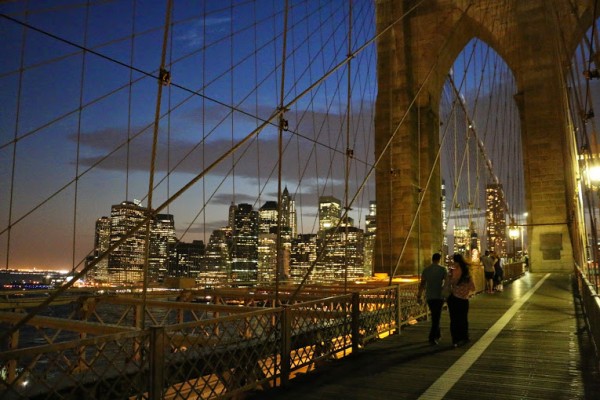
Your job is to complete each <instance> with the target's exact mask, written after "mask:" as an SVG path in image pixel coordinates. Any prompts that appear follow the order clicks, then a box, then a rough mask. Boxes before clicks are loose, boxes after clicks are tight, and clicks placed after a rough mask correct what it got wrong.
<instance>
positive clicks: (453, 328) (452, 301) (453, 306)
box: [448, 295, 460, 344]
mask: <svg viewBox="0 0 600 400" xmlns="http://www.w3.org/2000/svg"><path fill="white" fill-rule="evenodd" d="M457 301H458V299H457V298H456V297H454V296H453V295H450V296H448V313H449V314H450V336H452V344H456V343H458V341H459V340H460V339H459V336H458V335H459V332H458V327H459V322H458V320H459V318H460V317H459V313H458V312H457V311H458V304H457Z"/></svg>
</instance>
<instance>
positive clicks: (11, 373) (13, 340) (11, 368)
mask: <svg viewBox="0 0 600 400" xmlns="http://www.w3.org/2000/svg"><path fill="white" fill-rule="evenodd" d="M19 332H20V330H19V329H17V330H16V331H14V332H13V333H11V334H10V335H9V336H8V349H9V350H14V349H17V348H18V347H19ZM6 367H7V369H8V371H7V377H6V381H7V382H8V383H13V382H14V381H15V379H17V360H8V362H7V363H6Z"/></svg>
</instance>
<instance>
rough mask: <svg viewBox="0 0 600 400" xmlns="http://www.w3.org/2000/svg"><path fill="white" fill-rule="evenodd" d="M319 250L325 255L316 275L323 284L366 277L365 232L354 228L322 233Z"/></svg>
mask: <svg viewBox="0 0 600 400" xmlns="http://www.w3.org/2000/svg"><path fill="white" fill-rule="evenodd" d="M317 246H318V249H323V251H324V253H323V256H322V257H321V259H320V260H319V262H318V263H317V267H316V268H315V271H314V274H315V279H317V280H318V281H321V282H329V281H334V280H338V281H339V280H342V279H344V278H346V277H347V278H348V279H356V278H362V277H364V276H365V271H364V231H363V230H362V229H359V228H356V227H354V226H345V227H340V228H339V229H337V230H336V228H330V229H327V230H324V231H320V232H319V235H318V239H317Z"/></svg>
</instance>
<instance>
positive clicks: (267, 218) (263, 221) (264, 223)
mask: <svg viewBox="0 0 600 400" xmlns="http://www.w3.org/2000/svg"><path fill="white" fill-rule="evenodd" d="M278 214H279V213H278V212H277V202H276V201H267V202H266V203H265V204H263V206H262V207H261V208H259V210H258V216H259V226H258V231H259V232H260V233H271V232H276V228H277V218H278ZM282 225H283V217H282Z"/></svg>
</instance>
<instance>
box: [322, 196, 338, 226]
mask: <svg viewBox="0 0 600 400" xmlns="http://www.w3.org/2000/svg"><path fill="white" fill-rule="evenodd" d="M341 211H342V203H341V202H340V201H339V200H338V199H336V198H335V197H332V196H321V197H319V230H321V231H322V230H325V229H330V228H335V227H336V226H337V225H338V223H339V221H340V217H341Z"/></svg>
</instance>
